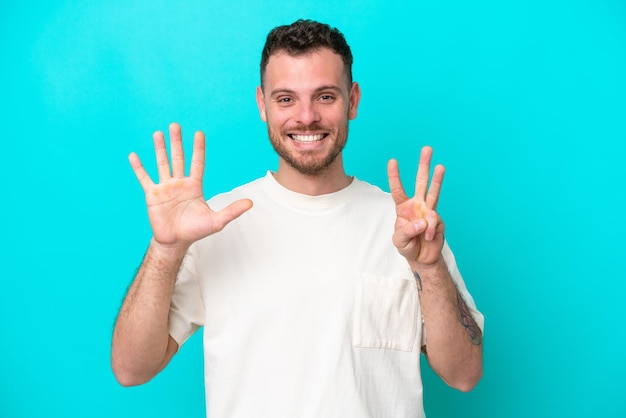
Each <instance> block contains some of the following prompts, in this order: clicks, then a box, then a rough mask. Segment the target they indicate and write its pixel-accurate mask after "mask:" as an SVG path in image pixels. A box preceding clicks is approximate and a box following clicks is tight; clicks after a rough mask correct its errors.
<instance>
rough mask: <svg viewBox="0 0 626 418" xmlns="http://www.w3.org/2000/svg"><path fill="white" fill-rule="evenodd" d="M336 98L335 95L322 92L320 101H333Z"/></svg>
mask: <svg viewBox="0 0 626 418" xmlns="http://www.w3.org/2000/svg"><path fill="white" fill-rule="evenodd" d="M334 99H335V97H334V96H332V95H330V94H322V95H321V96H320V101H321V102H332V101H333V100H334Z"/></svg>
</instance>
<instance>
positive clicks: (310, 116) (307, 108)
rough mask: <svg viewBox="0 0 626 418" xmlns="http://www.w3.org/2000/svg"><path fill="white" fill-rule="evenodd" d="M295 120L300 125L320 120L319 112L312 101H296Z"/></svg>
mask: <svg viewBox="0 0 626 418" xmlns="http://www.w3.org/2000/svg"><path fill="white" fill-rule="evenodd" d="M296 119H297V122H298V123H300V124H302V125H311V124H312V123H316V122H319V121H320V113H319V110H318V109H317V106H316V104H315V103H314V102H309V101H301V102H300V103H298V107H297V114H296Z"/></svg>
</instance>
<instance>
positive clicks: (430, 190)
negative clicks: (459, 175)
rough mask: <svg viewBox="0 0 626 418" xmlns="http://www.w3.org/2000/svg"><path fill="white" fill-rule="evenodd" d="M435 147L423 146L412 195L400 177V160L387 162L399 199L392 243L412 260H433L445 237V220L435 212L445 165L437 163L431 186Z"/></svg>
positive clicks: (393, 188) (392, 190) (391, 188)
mask: <svg viewBox="0 0 626 418" xmlns="http://www.w3.org/2000/svg"><path fill="white" fill-rule="evenodd" d="M431 156H432V149H431V148H430V147H424V148H423V149H422V153H421V155H420V162H419V167H418V170H417V178H416V183H415V196H414V197H412V198H409V197H408V196H407V195H406V193H405V191H404V188H403V186H402V183H401V181H400V175H399V172H398V163H397V162H396V161H395V160H391V161H390V162H389V166H388V177H389V187H390V191H391V196H392V197H393V200H394V202H395V203H396V215H397V217H396V224H395V232H394V234H393V243H394V245H395V246H396V247H397V248H398V251H399V252H400V254H402V255H403V256H404V257H405V258H406V259H407V260H408V261H409V262H412V261H414V262H417V263H420V264H432V263H434V262H436V261H437V260H438V259H439V257H440V255H441V249H442V247H443V241H444V229H445V227H444V224H443V222H442V220H441V218H440V217H439V215H438V214H437V212H436V210H435V209H436V207H437V202H438V200H439V192H440V190H441V183H442V181H443V173H444V169H443V166H440V165H438V166H436V167H435V170H434V175H433V179H432V183H431V184H430V187H429V186H428V180H429V171H430V159H431Z"/></svg>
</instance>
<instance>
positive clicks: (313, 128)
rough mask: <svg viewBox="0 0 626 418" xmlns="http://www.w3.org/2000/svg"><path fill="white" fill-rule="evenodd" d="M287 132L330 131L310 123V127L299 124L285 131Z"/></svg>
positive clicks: (317, 124)
mask: <svg viewBox="0 0 626 418" xmlns="http://www.w3.org/2000/svg"><path fill="white" fill-rule="evenodd" d="M286 130H288V131H302V132H313V131H330V129H328V128H325V127H323V126H322V125H320V124H319V123H312V124H310V125H304V124H299V125H295V126H292V127H290V128H289V129H286Z"/></svg>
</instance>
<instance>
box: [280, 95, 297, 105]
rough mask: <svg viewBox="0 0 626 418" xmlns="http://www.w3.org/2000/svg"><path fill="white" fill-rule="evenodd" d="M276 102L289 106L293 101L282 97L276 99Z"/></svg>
mask: <svg viewBox="0 0 626 418" xmlns="http://www.w3.org/2000/svg"><path fill="white" fill-rule="evenodd" d="M276 102H278V104H289V103H292V102H293V99H292V98H291V97H287V96H283V97H279V98H278V99H276Z"/></svg>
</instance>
